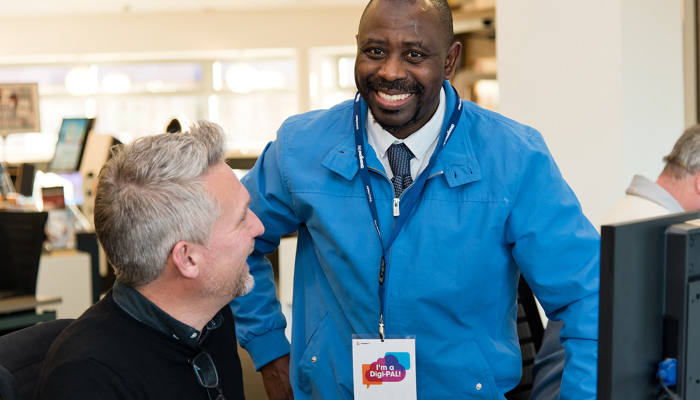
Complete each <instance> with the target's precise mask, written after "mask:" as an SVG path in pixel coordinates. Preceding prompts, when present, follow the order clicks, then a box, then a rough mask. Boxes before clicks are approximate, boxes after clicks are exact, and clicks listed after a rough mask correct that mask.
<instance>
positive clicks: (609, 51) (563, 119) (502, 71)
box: [496, 0, 685, 225]
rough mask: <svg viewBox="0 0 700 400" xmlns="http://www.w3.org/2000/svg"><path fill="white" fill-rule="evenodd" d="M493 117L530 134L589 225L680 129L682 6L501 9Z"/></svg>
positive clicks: (656, 162) (551, 1)
mask: <svg viewBox="0 0 700 400" xmlns="http://www.w3.org/2000/svg"><path fill="white" fill-rule="evenodd" d="M496 12H497V18H496V20H497V22H498V37H497V53H498V64H499V65H498V79H499V82H500V88H501V94H500V96H501V97H500V106H501V112H502V113H503V114H504V115H506V116H508V117H511V118H514V119H516V120H518V121H520V122H523V123H525V124H528V125H530V126H533V127H535V128H536V129H538V130H539V131H540V132H542V134H543V135H544V137H545V140H546V141H547V144H548V145H549V148H550V150H551V151H552V154H553V155H554V158H555V159H556V161H557V163H558V164H559V167H560V169H561V171H562V173H563V175H564V177H565V178H566V179H567V181H568V182H569V184H570V185H571V187H572V188H573V190H574V191H575V192H576V194H577V196H578V197H579V199H580V200H581V203H582V204H583V209H584V212H585V213H586V215H587V216H588V217H589V219H590V220H591V221H592V222H593V223H594V224H595V225H597V224H598V223H599V222H600V220H601V219H602V218H603V217H604V216H605V214H606V213H607V212H608V211H609V210H610V208H612V206H613V205H614V204H615V202H616V201H617V200H618V199H619V198H620V197H621V196H622V195H624V190H625V188H626V187H627V186H628V185H629V183H630V181H631V180H632V177H633V175H634V174H642V175H645V176H647V177H648V178H651V179H654V180H655V179H656V177H657V176H658V174H659V173H660V172H661V169H662V167H663V163H662V161H661V158H662V157H663V156H664V155H665V154H668V152H670V150H671V148H672V147H673V143H674V142H675V141H676V139H677V138H678V136H680V134H681V133H682V131H683V129H684V124H685V117H684V93H683V18H682V17H683V15H682V2H680V1H668V0H590V1H587V2H562V1H558V0H533V1H527V2H522V1H519V0H499V1H498V3H497V7H496Z"/></svg>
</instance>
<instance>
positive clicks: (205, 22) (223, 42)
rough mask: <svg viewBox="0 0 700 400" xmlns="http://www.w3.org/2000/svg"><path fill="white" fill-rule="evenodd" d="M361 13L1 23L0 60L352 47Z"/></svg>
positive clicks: (227, 14) (288, 12)
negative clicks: (193, 51)
mask: <svg viewBox="0 0 700 400" xmlns="http://www.w3.org/2000/svg"><path fill="white" fill-rule="evenodd" d="M361 14H362V8H361V7H345V8H329V9H302V10H293V9H290V10H279V9H275V10H265V11H229V12H211V13H205V12H200V13H172V14H124V15H112V16H75V17H70V16H67V17H38V18H11V19H3V18H2V17H0V37H2V38H3V40H0V56H2V57H3V58H5V57H8V56H16V55H34V54H80V53H105V52H108V53H111V52H146V51H183V50H221V49H247V48H271V47H305V46H335V45H348V44H349V45H352V44H354V43H355V34H356V33H357V26H358V21H359V18H360V15H361Z"/></svg>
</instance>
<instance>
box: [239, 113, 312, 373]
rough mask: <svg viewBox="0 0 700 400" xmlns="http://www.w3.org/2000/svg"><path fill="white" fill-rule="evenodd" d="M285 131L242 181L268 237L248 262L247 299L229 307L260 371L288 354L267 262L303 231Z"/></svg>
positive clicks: (261, 240)
mask: <svg viewBox="0 0 700 400" xmlns="http://www.w3.org/2000/svg"><path fill="white" fill-rule="evenodd" d="M283 129H284V125H283V127H282V128H280V132H279V134H278V140H277V141H276V142H271V143H269V144H268V145H267V147H266V148H265V150H264V151H263V153H262V155H261V156H260V158H258V161H257V162H256V163H255V166H254V167H253V169H252V170H251V171H250V172H248V174H247V175H246V176H245V177H244V178H243V179H242V180H241V181H242V183H243V185H244V186H245V188H246V189H247V190H248V193H249V194H250V199H251V200H250V209H251V210H252V211H253V212H254V213H255V214H256V215H257V216H258V218H260V221H261V222H262V224H263V226H264V227H265V233H264V234H263V235H262V236H259V237H257V238H256V239H255V249H254V251H253V253H252V254H251V255H250V256H249V257H248V265H249V266H250V273H251V274H252V275H253V277H254V278H255V286H254V288H253V290H252V291H251V292H250V293H249V294H247V295H245V296H243V297H240V298H237V299H234V300H233V301H232V302H231V303H230V306H231V310H232V311H233V314H234V316H235V321H236V336H237V338H238V341H239V342H240V344H241V346H242V347H243V348H245V349H246V350H247V351H248V353H249V354H250V356H251V358H252V360H253V364H254V365H255V369H256V370H259V369H260V368H261V367H262V366H264V365H265V364H267V363H268V362H270V361H272V360H275V359H277V358H279V357H281V356H283V355H285V354H289V351H290V347H289V341H288V340H287V337H286V336H285V333H284V331H285V328H286V326H287V322H286V320H285V318H284V315H283V314H282V309H281V306H280V302H279V301H278V300H277V296H276V289H275V284H274V278H273V274H272V267H271V265H270V262H269V261H268V260H267V259H266V258H265V255H266V254H270V253H272V252H273V251H274V250H275V249H276V248H277V246H279V243H280V237H281V236H282V235H284V234H287V233H292V232H296V231H297V230H298V228H299V221H298V220H297V218H296V215H295V213H294V211H293V209H292V206H291V201H290V196H289V192H288V189H287V187H286V184H285V180H284V177H283V176H284V171H283V168H284V157H283V151H282V149H281V147H282V145H281V143H282V141H283V135H282V131H283Z"/></svg>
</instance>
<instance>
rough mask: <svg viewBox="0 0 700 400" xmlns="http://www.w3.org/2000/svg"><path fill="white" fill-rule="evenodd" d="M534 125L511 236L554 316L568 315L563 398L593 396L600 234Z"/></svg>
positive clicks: (514, 249) (521, 264) (508, 226)
mask: <svg viewBox="0 0 700 400" xmlns="http://www.w3.org/2000/svg"><path fill="white" fill-rule="evenodd" d="M528 130H529V134H530V135H529V138H528V140H527V143H526V144H525V146H524V147H523V151H522V155H521V157H520V159H521V161H520V167H519V172H518V179H517V183H516V185H515V188H514V190H515V192H514V193H515V199H514V202H513V206H512V210H511V212H510V215H509V216H508V219H507V221H506V229H505V240H506V241H507V242H508V243H510V244H511V245H512V246H513V247H512V255H513V258H514V260H515V262H516V263H517V265H518V268H519V269H520V271H521V272H522V274H523V276H524V277H525V279H526V280H527V282H528V284H529V285H530V287H531V288H532V291H533V293H534V294H535V296H536V297H537V298H538V300H539V301H540V304H542V307H543V308H544V310H545V312H546V314H547V316H548V317H549V319H550V320H561V321H563V322H564V327H563V328H562V330H561V339H562V342H563V344H564V348H565V350H566V359H565V367H564V374H563V377H562V385H561V395H560V399H595V398H596V380H597V359H598V290H599V284H600V266H599V265H600V236H599V235H598V232H596V230H595V229H594V228H593V226H592V225H591V223H590V222H589V221H588V219H586V217H585V216H584V215H583V211H582V209H581V205H580V204H579V202H578V200H577V199H576V196H575V195H574V193H573V191H572V190H571V188H570V187H569V186H568V185H567V183H566V182H565V181H564V179H563V178H562V176H561V173H560V172H559V169H558V167H557V165H556V163H555V162H554V160H553V158H552V156H551V154H550V153H549V150H548V149H547V147H546V145H545V143H544V139H543V138H542V136H541V135H540V134H539V133H538V132H536V131H534V130H532V129H530V128H528Z"/></svg>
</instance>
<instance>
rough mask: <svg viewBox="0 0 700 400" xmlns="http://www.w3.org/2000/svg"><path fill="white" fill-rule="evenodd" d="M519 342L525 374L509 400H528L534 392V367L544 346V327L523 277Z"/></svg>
mask: <svg viewBox="0 0 700 400" xmlns="http://www.w3.org/2000/svg"><path fill="white" fill-rule="evenodd" d="M517 298H518V316H517V324H518V340H519V341H520V353H521V354H522V360H523V373H522V377H521V378H520V382H519V383H518V386H516V387H514V388H513V390H511V391H510V392H508V393H506V394H505V398H506V399H507V400H528V399H529V398H530V393H531V392H532V383H533V379H532V367H533V365H534V363H535V357H536V356H537V352H538V351H540V347H541V346H542V337H543V336H544V326H543V325H542V319H541V318H540V312H539V311H538V310H537V303H536V302H535V297H534V295H533V294H532V290H531V289H530V286H529V285H528V284H527V282H526V281H525V278H524V277H523V276H522V275H521V276H520V281H519V283H518V296H517Z"/></svg>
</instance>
